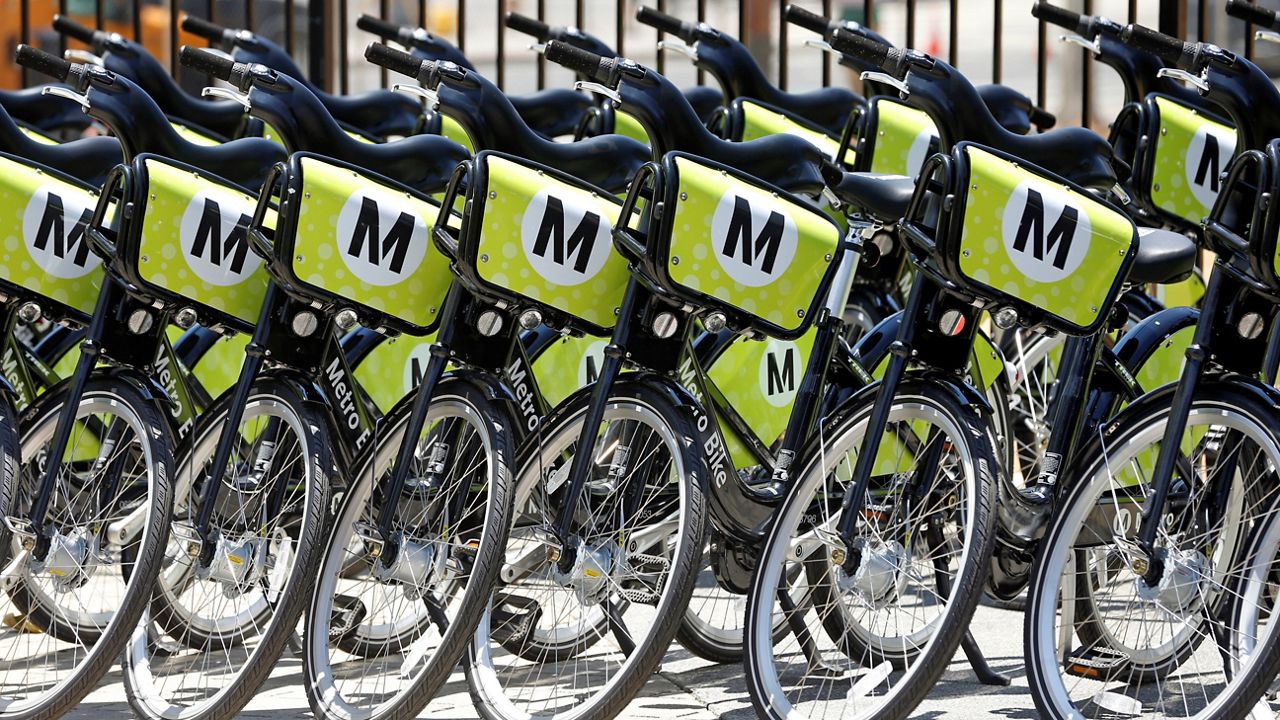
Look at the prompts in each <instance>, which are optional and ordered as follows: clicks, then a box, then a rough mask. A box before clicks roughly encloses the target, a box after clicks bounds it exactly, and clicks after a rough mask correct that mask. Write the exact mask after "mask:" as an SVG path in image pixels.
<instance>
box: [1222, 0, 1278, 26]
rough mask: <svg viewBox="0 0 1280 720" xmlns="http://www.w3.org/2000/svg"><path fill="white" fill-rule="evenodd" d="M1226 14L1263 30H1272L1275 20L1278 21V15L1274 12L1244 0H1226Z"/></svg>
mask: <svg viewBox="0 0 1280 720" xmlns="http://www.w3.org/2000/svg"><path fill="white" fill-rule="evenodd" d="M1227 14H1228V15H1230V16H1231V17H1233V18H1239V19H1241V20H1247V21H1248V22H1251V23H1253V24H1254V25H1257V26H1259V27H1264V28H1273V27H1275V26H1276V24H1277V20H1280V17H1278V16H1280V13H1277V12H1276V11H1275V10H1268V9H1266V8H1264V7H1260V6H1258V5H1255V4H1253V3H1251V2H1245V0H1227Z"/></svg>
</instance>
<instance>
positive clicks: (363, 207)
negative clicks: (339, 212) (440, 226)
mask: <svg viewBox="0 0 1280 720" xmlns="http://www.w3.org/2000/svg"><path fill="white" fill-rule="evenodd" d="M413 224H414V223H413V216H412V215H410V214H409V213H407V212H402V213H400V217H398V218H396V221H395V222H394V223H392V225H391V229H390V230H388V231H387V236H386V237H385V238H382V242H381V246H379V242H378V240H379V235H380V234H381V233H380V232H379V227H378V225H379V222H378V203H377V201H375V200H374V199H373V198H370V197H366V198H364V199H363V201H362V202H361V203H360V215H359V217H357V218H356V229H355V232H353V233H352V234H351V245H350V246H348V248H347V254H348V255H350V256H352V257H360V253H362V252H364V248H365V241H368V243H369V245H368V249H369V262H370V263H372V264H374V265H381V264H382V258H385V257H388V256H390V258H391V262H390V265H389V266H388V269H389V270H391V272H393V273H398V272H400V270H401V269H402V268H404V256H405V254H406V253H408V252H409V241H410V240H411V239H412V238H413Z"/></svg>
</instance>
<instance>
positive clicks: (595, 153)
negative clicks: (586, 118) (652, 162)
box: [439, 64, 649, 192]
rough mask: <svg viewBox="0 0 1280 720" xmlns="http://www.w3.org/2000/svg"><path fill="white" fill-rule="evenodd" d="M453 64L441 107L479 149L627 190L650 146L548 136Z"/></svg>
mask: <svg viewBox="0 0 1280 720" xmlns="http://www.w3.org/2000/svg"><path fill="white" fill-rule="evenodd" d="M442 66H443V64H442ZM452 67H453V68H456V71H457V72H458V73H461V75H460V76H459V77H458V78H453V79H450V80H448V81H447V82H448V84H445V83H444V82H442V83H441V84H440V90H439V93H440V111H441V112H443V113H444V114H446V115H448V116H450V117H452V118H454V119H455V120H457V121H458V122H459V123H460V124H461V125H462V126H463V127H464V128H466V130H467V132H468V133H469V134H470V135H471V137H472V138H473V139H474V140H475V141H476V146H477V147H478V148H482V149H485V150H496V151H499V152H505V153H508V154H511V155H516V156H519V157H523V158H527V159H529V160H532V161H534V162H537V163H541V164H543V165H547V166H550V167H553V168H556V169H557V170H561V171H563V172H566V173H568V174H570V175H572V176H574V177H576V178H580V179H582V180H585V181H587V182H589V183H591V184H593V185H596V186H598V187H601V188H603V189H605V190H608V191H609V192H618V191H621V190H623V189H625V188H626V187H627V185H628V184H630V182H631V178H632V177H633V176H634V175H635V173H636V171H637V170H639V169H640V166H641V165H643V164H645V162H647V161H648V160H649V148H647V147H645V145H644V144H643V143H640V142H637V141H635V140H633V139H631V138H628V137H623V136H621V135H600V136H597V137H593V138H588V139H586V140H580V141H578V142H571V143H559V142H553V141H551V140H547V139H546V138H544V137H542V136H541V135H539V134H538V133H536V132H534V131H533V130H532V129H530V127H529V126H528V125H526V124H525V122H524V120H522V119H521V117H520V115H519V114H518V113H517V112H516V109H515V107H514V106H513V104H512V102H511V99H510V98H508V97H507V96H506V95H504V94H503V93H502V91H501V90H499V89H498V87H497V86H496V85H494V84H493V83H492V82H490V81H489V80H488V79H487V78H485V77H484V76H482V75H480V74H479V73H473V72H467V71H465V70H463V69H462V68H460V67H458V66H452Z"/></svg>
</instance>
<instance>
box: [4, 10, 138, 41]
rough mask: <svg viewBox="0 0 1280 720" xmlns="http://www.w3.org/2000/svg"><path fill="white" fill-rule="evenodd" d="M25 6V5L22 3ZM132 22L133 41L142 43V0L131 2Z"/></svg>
mask: <svg viewBox="0 0 1280 720" xmlns="http://www.w3.org/2000/svg"><path fill="white" fill-rule="evenodd" d="M23 5H24V6H25V5H26V3H23ZM130 20H131V21H132V22H133V41H134V42H137V43H141V42H142V0H133V16H132V17H131V18H130Z"/></svg>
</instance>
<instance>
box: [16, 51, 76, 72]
mask: <svg viewBox="0 0 1280 720" xmlns="http://www.w3.org/2000/svg"><path fill="white" fill-rule="evenodd" d="M14 60H15V61H16V62H17V63H18V64H19V65H21V66H22V67H25V68H30V69H31V70H35V71H36V72H38V73H42V74H44V75H48V76H50V77H52V78H55V79H57V80H66V79H67V75H69V74H70V73H71V63H69V62H67V61H66V60H63V59H62V58H60V57H58V56H57V55H54V54H53V53H47V52H45V51H44V50H41V49H39V48H33V47H31V46H30V45H19V46H18V50H17V52H16V53H14Z"/></svg>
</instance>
